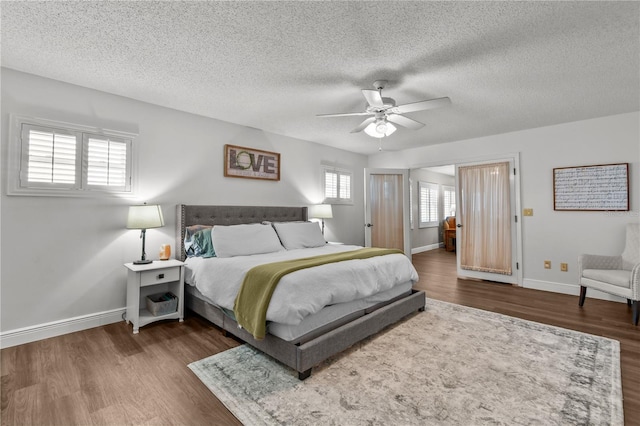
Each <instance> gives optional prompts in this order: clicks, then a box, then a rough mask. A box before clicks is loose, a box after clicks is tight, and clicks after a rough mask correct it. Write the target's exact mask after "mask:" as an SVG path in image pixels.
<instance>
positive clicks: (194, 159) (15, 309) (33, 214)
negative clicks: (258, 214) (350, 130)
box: [0, 68, 367, 333]
mask: <svg viewBox="0 0 640 426" xmlns="http://www.w3.org/2000/svg"><path fill="white" fill-rule="evenodd" d="M9 114H18V115H27V116H34V117H40V118H47V119H52V120H59V121H65V122H70V123H76V124H84V125H90V126H95V127H104V128H109V129H118V130H124V131H130V132H135V133H138V134H139V136H138V137H137V138H136V139H135V141H134V145H135V149H136V150H137V159H138V161H137V166H138V167H137V169H138V182H139V185H138V189H139V191H138V195H137V197H136V198H134V199H122V198H117V197H116V198H58V197H25V196H7V195H6V192H7V191H6V181H5V180H6V174H3V176H2V179H3V183H2V197H1V209H0V213H1V216H0V217H1V220H2V222H1V228H0V232H1V236H2V244H1V250H2V251H1V253H2V265H1V274H0V276H1V285H2V300H1V324H2V332H3V333H4V332H6V331H8V330H16V329H20V328H23V327H32V326H41V325H43V324H47V323H51V322H56V321H65V320H68V319H69V318H74V317H83V316H90V317H92V318H94V319H95V321H103V322H109V321H113V320H114V318H118V315H120V311H119V310H120V309H122V308H123V307H124V306H125V295H126V291H125V286H126V273H125V268H124V267H123V266H122V265H123V263H125V262H131V261H133V260H135V259H137V258H139V257H140V247H141V245H140V244H141V243H140V239H139V231H134V230H127V229H125V221H126V215H127V210H128V206H129V205H131V204H139V203H141V202H143V201H147V202H149V203H158V204H161V205H162V208H163V212H164V217H165V222H166V223H165V226H164V227H163V228H158V229H151V230H149V231H148V232H147V253H148V254H149V256H150V258H154V257H155V258H156V259H157V256H158V254H157V252H158V248H159V246H160V245H161V244H164V243H168V244H172V245H173V242H174V236H173V234H174V224H175V205H176V204H177V203H188V204H219V205H287V206H298V205H309V204H315V203H318V202H320V201H321V200H322V189H321V188H322V187H321V175H320V166H321V164H330V165H335V166H338V167H341V168H345V169H349V170H352V171H353V179H354V181H353V185H352V188H353V192H354V194H353V195H354V197H353V199H354V200H355V202H354V204H353V205H340V206H335V207H334V218H333V219H327V220H326V221H325V223H326V237H327V239H329V240H336V241H342V242H345V243H352V244H364V231H363V229H364V211H363V199H364V196H363V193H362V191H363V186H364V183H363V179H364V178H363V175H364V172H363V170H364V167H365V165H366V161H367V159H366V157H365V156H363V155H358V154H353V153H350V152H346V151H342V150H338V149H335V148H329V147H326V146H323V145H319V144H315V143H310V142H306V141H302V140H297V139H292V138H288V137H284V136H279V135H274V134H270V133H266V132H263V131H260V130H257V129H253V128H247V127H243V126H239V125H235V124H231V123H227V122H221V121H218V120H213V119H209V118H205V117H201V116H196V115H192V114H187V113H183V112H179V111H175V110H171V109H167V108H162V107H158V106H154V105H151V104H146V103H142V102H138V101H134V100H131V99H128V98H124V97H120V96H115V95H111V94H107V93H104V92H99V91H95V90H90V89H86V88H82V87H79V86H74V85H69V84H66V83H62V82H58V81H54V80H49V79H43V78H40V77H36V76H33V75H29V74H24V73H20V72H17V71H13V70H8V69H4V68H3V69H2V151H1V154H2V169H3V173H6V169H7V146H8V138H9V132H8V130H7V129H8V123H9ZM225 144H233V145H240V146H247V147H251V148H257V149H263V150H267V151H274V152H279V153H280V154H281V164H282V169H281V180H280V181H279V182H270V181H260V180H254V179H238V178H225V177H224V176H223V160H222V155H223V147H224V145H225ZM172 252H173V253H175V247H172ZM116 314H117V315H116ZM95 321H94V322H93V324H94V325H95ZM87 324H88V325H91V324H90V323H87Z"/></svg>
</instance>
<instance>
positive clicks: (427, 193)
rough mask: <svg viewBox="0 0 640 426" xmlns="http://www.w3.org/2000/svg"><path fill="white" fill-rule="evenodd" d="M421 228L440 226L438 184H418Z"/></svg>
mask: <svg viewBox="0 0 640 426" xmlns="http://www.w3.org/2000/svg"><path fill="white" fill-rule="evenodd" d="M418 215H419V216H420V224H419V225H418V226H419V227H420V228H426V227H430V226H438V184H435V183H429V182H418Z"/></svg>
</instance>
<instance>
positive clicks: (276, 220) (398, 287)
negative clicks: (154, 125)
mask: <svg viewBox="0 0 640 426" xmlns="http://www.w3.org/2000/svg"><path fill="white" fill-rule="evenodd" d="M176 213H177V214H176V247H177V248H178V250H177V255H178V257H179V258H180V260H183V261H185V262H186V272H185V282H186V285H185V307H186V308H188V309H190V310H191V311H193V312H195V313H197V314H198V315H201V316H202V317H204V318H206V319H207V320H209V321H210V322H212V323H213V324H214V325H216V326H217V327H219V328H221V329H222V330H223V331H224V332H225V333H230V334H232V335H234V336H236V337H237V338H239V339H241V340H243V341H244V342H246V343H248V344H250V345H252V346H254V347H255V348H257V349H259V350H261V351H262V352H264V353H266V354H268V355H270V356H271V357H273V358H275V359H277V360H278V361H280V362H282V363H283V364H285V365H287V366H289V367H291V368H293V369H294V370H295V371H296V372H297V373H298V378H299V379H300V380H304V379H306V378H307V377H309V376H310V374H311V369H312V367H313V366H315V365H317V364H319V363H320V362H322V361H324V360H325V359H327V358H329V357H330V356H333V355H335V354H337V353H339V352H341V351H343V350H345V349H347V348H348V347H350V346H351V345H353V344H354V343H356V342H358V341H360V340H362V339H364V338H366V337H368V336H371V335H373V334H375V333H377V332H379V331H380V330H382V329H383V328H385V327H387V326H389V325H391V324H393V323H395V322H397V321H398V320H400V319H402V318H403V317H405V316H407V315H409V314H411V313H413V312H416V311H422V310H424V307H425V294H424V292H422V291H416V290H413V288H412V284H413V282H414V281H415V280H413V279H408V278H406V276H404V275H402V276H399V277H396V276H395V275H394V274H395V272H393V273H388V274H386V273H385V272H383V271H384V269H380V271H382V272H380V274H382V275H381V276H380V277H376V278H375V279H372V278H371V277H368V276H367V275H366V274H358V273H355V274H353V273H351V272H349V271H347V272H346V273H343V272H340V273H336V275H335V277H336V279H337V280H338V278H339V277H340V276H343V275H344V276H349V274H352V275H350V278H349V281H354V282H355V281H358V280H357V279H356V278H355V276H360V275H361V276H362V277H363V278H362V279H361V280H360V281H362V282H361V283H360V284H357V283H356V285H361V286H364V287H366V288H368V287H369V284H368V281H377V283H376V286H377V287H376V290H375V291H376V293H375V294H369V293H366V294H367V297H360V296H358V297H356V299H355V300H345V301H344V302H343V301H342V300H340V302H339V303H330V304H328V305H327V306H323V307H321V308H315V307H314V308H313V309H311V308H309V309H311V311H310V312H311V313H310V314H308V315H306V316H304V318H303V319H302V320H300V322H299V323H297V324H290V323H288V322H290V321H288V320H286V319H279V318H278V317H276V316H274V317H273V318H271V319H270V317H269V316H270V315H271V311H272V310H273V311H274V312H275V314H274V315H278V312H279V311H280V310H278V309H275V310H274V309H272V306H271V305H277V303H276V302H274V300H275V299H276V293H277V292H278V291H282V292H285V293H286V290H281V287H282V288H285V289H286V288H287V287H286V286H287V285H288V286H289V288H292V286H293V282H295V281H296V279H295V278H298V280H297V281H298V282H306V281H307V279H306V278H305V279H303V280H301V279H300V277H303V276H304V275H301V274H311V273H312V272H313V271H311V270H313V269H317V270H318V271H320V270H323V271H325V272H327V271H328V269H326V268H329V267H331V268H333V267H334V266H332V265H324V266H319V267H317V268H310V269H306V270H303V271H297V272H295V273H292V274H290V275H288V276H286V277H283V278H282V279H281V282H280V284H279V285H278V287H276V289H275V292H274V296H273V299H272V301H271V305H270V306H269V310H268V311H267V320H268V321H267V324H268V325H267V331H266V334H265V335H264V338H262V337H260V338H259V339H256V338H255V337H254V335H253V334H252V333H250V332H249V331H248V330H247V329H245V328H243V327H239V324H238V322H237V321H236V318H234V315H233V310H232V309H230V308H229V306H228V303H226V302H225V301H224V300H221V299H220V298H219V295H216V294H215V291H214V292H213V293H212V291H213V290H210V289H209V287H207V286H206V285H205V281H207V280H208V278H207V277H208V276H209V275H224V276H225V279H227V275H226V274H227V273H228V271H229V269H228V268H231V267H232V266H233V267H236V266H234V265H236V264H239V265H241V266H242V267H243V268H245V269H246V268H248V267H250V266H251V265H252V263H251V262H254V261H255V262H257V261H256V260H255V259H257V258H261V257H262V256H263V255H256V256H237V257H233V258H228V259H222V258H220V259H203V258H200V257H187V255H186V251H185V250H187V249H189V250H190V248H187V249H186V248H185V232H187V233H188V232H190V229H192V228H194V227H199V226H202V227H211V226H212V227H213V228H212V230H211V233H213V232H214V230H215V231H216V232H217V231H218V230H220V231H222V230H224V229H228V228H232V227H228V226H227V227H225V226H218V225H248V224H264V225H269V224H273V226H274V228H275V227H276V224H283V225H282V226H283V227H284V226H288V227H291V226H293V224H298V223H301V222H302V223H304V222H306V221H307V208H306V207H274V206H204V205H184V204H179V205H178V206H177V212H176ZM296 226H298V225H296ZM300 226H302V225H300ZM270 227H271V226H269V228H270ZM236 228H239V227H236ZM240 228H241V227H240ZM260 229H262V228H260ZM220 235H222V234H219V235H218V238H221V237H220ZM280 240H282V238H280ZM218 241H220V240H218ZM282 244H283V245H286V244H285V243H284V242H283V243H282ZM332 246H333V247H332ZM353 247H355V246H353ZM349 250H352V247H350V246H342V245H332V244H326V245H323V246H321V247H317V248H309V249H308V248H304V249H302V251H304V253H307V252H309V253H310V254H309V255H314V256H315V255H317V254H324V253H334V252H344V251H349ZM296 251H300V250H281V251H280V252H278V253H274V254H273V256H275V258H276V259H287V258H290V257H291V256H293V255H294V254H293V253H294V252H296ZM264 256H272V254H265V255H264ZM393 256H396V257H398V256H399V257H402V255H392V256H379V257H378V259H392V258H393ZM254 258H255V259H254ZM265 258H266V257H265ZM268 258H269V259H271V257H268ZM368 261H369V260H367V262H368ZM224 262H227V263H224ZM385 262H387V261H385ZM405 263H406V262H405ZM408 263H409V265H410V262H408ZM339 264H341V265H346V264H348V262H338V263H336V264H333V265H339ZM212 265H213V266H212ZM218 265H228V266H225V268H227V269H221V270H220V269H215V268H219V267H222V266H218ZM247 265H248V266H247ZM340 267H343V266H340ZM207 268H208V269H207ZM322 268H325V269H322ZM380 268H382V267H380ZM410 268H411V269H413V266H410ZM376 269H377V268H376ZM204 270H207V271H209V270H210V271H211V272H206V273H205V272H203V271H204ZM215 271H223V272H222V274H221V273H219V272H218V273H216V272H215ZM414 272H415V270H414ZM295 274H299V275H295ZM396 275H397V274H396ZM310 276H311V275H306V277H310ZM323 276H324V275H323ZM231 277H232V275H229V276H228V278H229V280H230V282H232V281H234V278H231ZM290 277H292V278H290ZM387 277H391V278H388V280H389V281H392V280H394V281H398V282H397V283H393V284H390V285H388V286H387V285H386V284H385V280H387ZM415 278H416V279H417V275H416V277H415ZM287 280H288V281H287ZM289 281H291V283H290V282H289ZM336 287H337V288H341V287H342V284H341V285H340V286H336ZM225 291H226V289H225ZM229 291H231V290H229ZM233 291H235V290H233ZM358 291H360V290H358ZM367 291H374V290H367ZM214 299H216V300H217V301H218V302H216V301H214ZM223 299H224V298H223ZM301 299H305V300H306V297H305V298H301ZM314 303H315V302H314ZM281 305H283V306H286V305H288V302H287V303H281ZM318 306H321V305H318ZM274 318H275V320H274ZM283 318H284V317H283ZM287 318H288V317H287Z"/></svg>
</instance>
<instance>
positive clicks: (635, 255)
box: [578, 223, 640, 325]
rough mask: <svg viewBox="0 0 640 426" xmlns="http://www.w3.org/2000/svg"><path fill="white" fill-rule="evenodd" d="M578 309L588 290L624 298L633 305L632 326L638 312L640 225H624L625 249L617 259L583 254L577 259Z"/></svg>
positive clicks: (636, 322)
mask: <svg viewBox="0 0 640 426" xmlns="http://www.w3.org/2000/svg"><path fill="white" fill-rule="evenodd" d="M578 274H579V275H578V276H579V280H580V301H579V302H578V303H579V305H580V306H583V305H584V299H585V296H586V295H587V288H595V289H596V290H600V291H603V292H605V293H609V294H613V295H616V296H620V297H624V298H626V299H627V305H629V306H631V305H633V319H632V322H633V324H634V325H638V315H639V313H640V312H639V311H640V306H639V305H640V224H638V223H630V224H628V225H627V236H626V242H625V248H624V251H623V252H622V255H620V256H600V255H595V254H582V255H580V256H579V257H578Z"/></svg>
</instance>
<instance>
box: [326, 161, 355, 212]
mask: <svg viewBox="0 0 640 426" xmlns="http://www.w3.org/2000/svg"><path fill="white" fill-rule="evenodd" d="M322 173H323V175H324V179H323V185H324V202H325V203H329V204H336V203H337V204H339V203H351V202H353V199H352V197H351V180H352V179H351V173H350V172H348V171H343V170H336V169H333V168H331V169H329V168H323V169H322Z"/></svg>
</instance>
